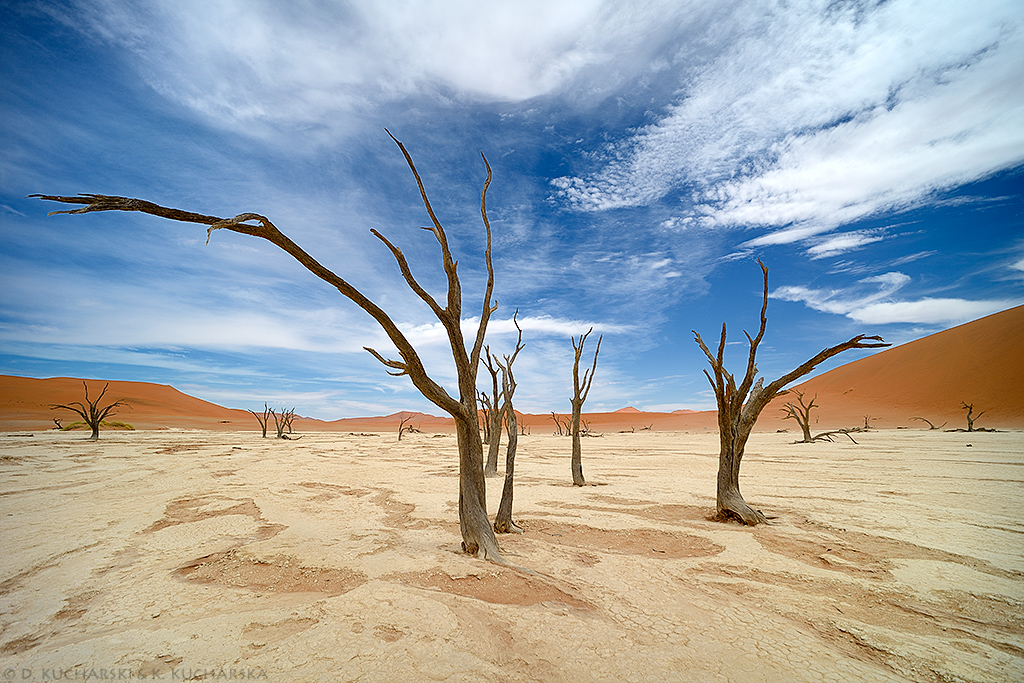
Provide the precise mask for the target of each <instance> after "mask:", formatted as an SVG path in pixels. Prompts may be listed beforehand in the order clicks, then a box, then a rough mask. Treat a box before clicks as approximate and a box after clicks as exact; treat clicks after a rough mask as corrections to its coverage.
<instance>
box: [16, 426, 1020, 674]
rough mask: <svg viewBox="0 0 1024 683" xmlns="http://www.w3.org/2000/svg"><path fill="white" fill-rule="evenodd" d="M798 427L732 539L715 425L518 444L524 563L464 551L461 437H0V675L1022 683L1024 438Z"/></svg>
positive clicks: (780, 439)
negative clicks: (758, 513)
mask: <svg viewBox="0 0 1024 683" xmlns="http://www.w3.org/2000/svg"><path fill="white" fill-rule="evenodd" d="M793 438H794V437H793V434H792V433H789V434H775V433H767V434H755V435H754V436H753V437H752V440H751V443H750V444H749V446H748V448H747V457H746V460H745V462H744V466H743V476H742V485H743V487H744V494H745V495H746V497H747V499H748V500H749V501H750V502H751V503H753V504H754V505H755V506H756V507H758V508H760V509H762V510H763V511H764V512H765V513H766V514H768V515H769V516H772V517H773V518H774V519H773V522H774V523H773V525H771V526H762V527H757V528H743V527H741V526H739V525H737V524H725V523H720V522H715V521H711V520H710V519H709V516H710V514H711V513H712V511H713V506H714V498H713V494H714V481H715V471H716V465H717V446H718V441H717V436H716V435H715V434H713V433H709V432H700V433H689V434H688V433H667V432H666V433H643V434H606V435H604V436H601V437H599V438H588V439H585V440H584V443H583V458H584V460H583V463H584V471H585V473H586V475H587V477H588V479H589V481H590V482H591V483H592V484H593V485H591V486H587V487H583V488H574V487H573V486H571V485H570V484H569V451H570V442H569V440H568V439H566V438H560V437H557V436H554V435H549V434H543V435H541V434H534V435H527V436H523V437H521V438H520V440H519V454H518V457H517V461H516V474H517V477H516V482H517V488H516V494H515V514H514V517H515V519H516V520H517V521H518V522H519V523H520V524H521V525H522V526H523V527H524V528H525V530H526V531H525V533H524V534H522V535H515V536H503V537H501V543H502V547H503V549H504V551H505V553H506V556H507V558H508V560H509V561H510V562H512V563H513V564H515V565H517V566H518V567H521V568H524V569H515V568H508V567H502V566H499V565H496V564H493V563H488V562H483V561H480V560H477V559H475V558H472V557H468V556H466V555H463V554H461V553H460V552H459V541H460V539H459V532H458V520H457V513H456V497H457V476H456V475H457V472H456V468H457V459H456V445H455V439H454V437H453V436H452V435H447V434H445V435H440V434H439V435H429V434H413V435H409V436H407V437H405V438H404V439H403V440H402V441H401V442H399V441H397V440H396V438H395V434H393V433H392V434H380V435H348V434H338V433H314V434H305V435H303V437H302V438H301V439H299V440H296V441H282V440H276V439H270V438H268V439H262V438H260V437H259V434H257V433H252V432H248V433H247V432H220V433H217V432H204V431H183V430H182V431H174V430H169V431H166V430H165V431H148V432H104V433H103V436H102V439H101V440H100V441H98V442H89V441H86V440H84V434H82V433H81V432H77V433H59V432H37V433H35V434H33V435H28V434H4V435H0V518H2V519H3V539H2V546H0V548H2V552H0V677H2V680H19V681H21V680H31V681H35V680H48V679H56V680H61V679H70V680H103V679H107V680H127V679H130V678H135V679H154V680H189V679H192V680H231V679H234V680H240V679H247V680H253V679H261V680H271V681H509V682H512V681H515V682H519V681H566V682H574V683H575V682H577V681H742V682H743V683H755V682H758V681H780V682H783V681H785V682H787V683H789V682H793V681H808V682H810V681H813V682H815V683H817V682H819V681H1020V680H1024V609H1022V607H1024V535H1022V532H1024V523H1022V521H1021V516H1020V509H1021V503H1022V502H1024V495H1022V494H1024V489H1022V480H1024V433H1022V432H1002V433H975V434H965V433H944V432H937V431H927V430H884V431H874V432H870V433H864V434H857V435H855V438H856V439H857V440H858V442H859V443H858V444H853V443H851V442H849V441H845V442H837V443H818V444H793V443H792V440H793ZM502 458H504V454H502ZM501 483H502V480H501V479H493V480H489V486H490V489H489V498H488V504H489V506H490V508H491V509H492V510H493V509H495V508H496V507H497V502H498V497H499V495H500V491H501Z"/></svg>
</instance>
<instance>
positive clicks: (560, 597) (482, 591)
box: [399, 569, 593, 610]
mask: <svg viewBox="0 0 1024 683" xmlns="http://www.w3.org/2000/svg"><path fill="white" fill-rule="evenodd" d="M399 578H400V579H401V580H402V581H404V582H405V583H407V584H409V585H412V586H418V587H420V588H427V589H429V590H436V591H441V592H444V593H451V594H452V595H461V596H462V597H465V598H475V599H477V600H483V601H484V602H490V603H494V604H498V605H537V604H541V603H560V604H563V605H568V606H569V607H576V608H579V609H585V610H590V609H593V605H591V604H590V603H589V602H586V601H584V600H581V599H579V598H577V597H575V596H573V595H571V594H569V593H567V592H565V591H563V590H562V589H560V588H558V587H556V586H555V585H554V584H552V583H550V582H549V581H548V580H546V579H544V578H543V577H539V576H528V575H526V574H522V573H520V572H518V571H516V570H514V569H505V570H501V571H500V572H499V573H497V574H480V575H471V576H465V577H458V578H453V577H451V576H448V575H447V574H444V573H441V572H431V573H427V572H424V573H418V574H404V575H402V576H400V577H399Z"/></svg>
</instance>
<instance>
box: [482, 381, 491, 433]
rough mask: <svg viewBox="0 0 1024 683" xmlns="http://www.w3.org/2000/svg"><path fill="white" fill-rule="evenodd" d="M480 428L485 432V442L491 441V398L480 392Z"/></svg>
mask: <svg viewBox="0 0 1024 683" xmlns="http://www.w3.org/2000/svg"><path fill="white" fill-rule="evenodd" d="M480 429H481V430H483V433H484V437H483V440H484V444H489V443H490V442H491V398H490V396H488V395H487V394H486V393H484V392H482V391H481V392H480Z"/></svg>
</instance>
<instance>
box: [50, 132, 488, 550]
mask: <svg viewBox="0 0 1024 683" xmlns="http://www.w3.org/2000/svg"><path fill="white" fill-rule="evenodd" d="M385 132H386V133H387V134H388V136H389V137H391V139H392V140H394V142H395V144H397V145H398V148H399V149H400V150H401V151H402V154H403V156H404V157H405V160H406V163H407V164H408V166H409V169H410V170H411V171H412V174H413V176H414V177H415V179H416V184H417V186H418V188H419V192H420V199H421V200H422V202H423V206H424V208H425V209H426V211H427V214H428V215H429V216H430V220H431V224H432V227H426V228H424V229H425V230H427V231H428V232H430V233H432V234H433V235H434V238H435V239H436V240H437V242H438V245H439V246H440V249H441V262H442V267H443V269H444V272H445V275H446V276H447V284H448V292H447V302H446V304H445V306H443V307H442V306H441V304H439V303H438V302H437V301H436V300H435V299H434V297H433V296H431V295H430V293H428V292H427V291H426V289H424V288H423V286H422V285H420V283H419V282H418V281H417V280H416V279H415V277H414V276H413V274H412V271H411V270H410V268H409V264H408V262H407V261H406V258H405V256H404V255H403V254H402V251H401V250H400V249H399V248H398V247H396V246H395V245H393V244H392V243H391V242H390V241H388V239H387V238H385V237H384V236H383V235H381V234H380V233H379V232H377V231H376V230H374V229H371V232H372V233H373V235H374V236H375V237H377V238H378V239H379V240H380V241H381V242H383V243H384V244H385V246H387V248H388V249H389V250H390V251H391V254H392V256H394V258H395V260H396V261H397V262H398V266H399V270H400V271H401V273H402V277H403V278H404V279H405V281H406V283H407V284H408V285H409V287H410V288H411V289H412V290H413V292H415V293H416V295H417V296H419V297H420V299H422V300H423V301H424V302H425V303H426V304H427V306H429V307H430V309H431V311H433V313H434V315H435V316H436V317H437V318H438V320H439V321H440V322H441V324H442V326H443V327H444V328H445V331H446V332H447V334H448V341H449V345H450V347H451V350H452V358H453V360H454V362H455V370H456V375H457V377H458V388H459V390H458V394H459V396H458V398H455V397H453V396H451V395H449V393H448V392H447V391H446V390H445V389H444V387H442V386H441V385H440V384H438V383H437V382H435V381H434V380H433V379H432V378H431V377H430V376H429V375H428V374H427V371H426V369H425V368H424V367H423V362H422V360H421V359H420V357H419V354H418V353H417V352H416V349H415V348H414V347H413V345H412V343H411V342H410V341H409V340H408V338H407V337H406V336H405V334H404V333H403V332H402V331H401V330H400V329H399V327H398V326H397V325H396V324H395V323H394V322H393V321H392V320H391V318H390V316H388V314H387V313H386V312H385V311H384V310H383V309H382V308H380V307H379V306H378V305H377V304H375V303H374V302H373V301H371V300H370V299H368V298H367V297H366V296H365V295H364V294H363V293H362V292H360V291H359V290H358V289H356V288H355V287H353V286H352V285H351V284H349V283H348V282H347V281H345V280H344V279H342V278H341V277H339V276H338V275H336V274H335V273H334V272H332V271H331V270H329V269H328V268H326V267H325V266H323V265H322V264H320V263H319V262H318V261H317V260H316V259H314V258H313V257H312V256H310V255H309V254H308V253H307V252H306V251H304V250H303V249H302V248H301V247H299V245H297V244H296V243H295V242H293V241H292V240H291V239H289V238H288V237H287V236H286V235H285V234H284V233H282V232H281V231H280V230H278V228H277V226H275V225H274V224H273V223H272V222H271V221H270V219H268V218H267V217H265V216H261V215H259V214H256V213H242V214H238V215H237V216H235V217H234V218H228V219H224V218H218V217H216V216H206V215H202V214H197V213H191V212H187V211H181V210H178V209H172V208H167V207H163V206H159V205H157V204H153V203H152V202H147V201H143V200H139V199H130V198H128V197H113V196H106V195H99V194H86V195H78V196H75V197H65V196H56V195H31V196H33V197H38V198H40V199H44V200H49V201H55V202H63V203H66V204H84V205H85V206H83V207H81V208H78V209H74V210H71V211H55V212H52V213H71V214H78V213H89V212H92V211H141V212H143V213H148V214H151V215H154V216H160V217H162V218H167V219H170V220H174V221H180V222H185V223H200V224H203V225H206V226H208V228H207V239H209V236H210V235H211V234H212V233H213V231H214V230H228V231H231V232H237V233H240V234H243V235H250V236H253V237H260V238H262V239H265V240H267V241H269V242H271V243H272V244H274V245H275V246H277V247H279V248H280V249H282V250H284V251H285V252H287V253H288V254H290V255H291V256H292V257H293V258H294V259H295V260H297V261H298V262H299V263H300V264H302V265H303V266H304V267H305V268H306V269H307V270H309V271H310V272H311V273H313V274H314V275H315V276H316V277H318V278H320V279H321V280H323V281H324V282H326V283H327V284H329V285H331V286H332V287H334V288H335V289H337V290H338V292H340V293H341V294H342V295H343V296H345V297H346V298H348V299H349V300H351V301H352V302H353V303H355V304H356V305H357V306H359V307H360V308H361V309H363V310H364V311H365V312H366V313H367V314H369V315H370V316H371V317H372V318H373V319H374V320H376V321H377V323H378V324H379V325H380V326H381V328H383V330H384V332H385V333H386V334H387V335H388V338H389V339H390V340H391V342H392V343H393V344H394V345H395V347H396V348H397V349H398V353H399V355H400V356H401V360H392V359H387V358H384V357H383V356H381V355H380V354H379V353H377V352H376V351H375V350H373V349H370V348H367V349H366V350H367V351H368V352H369V353H370V354H372V355H373V357H374V358H376V359H377V360H379V361H380V362H381V363H383V364H384V365H385V366H386V367H388V368H391V370H393V371H394V372H391V371H389V374H392V375H395V376H401V375H406V376H408V377H409V379H410V380H411V381H412V383H413V385H414V386H415V387H416V388H417V389H418V390H419V391H420V393H422V394H423V396H424V397H426V398H427V399H428V400H430V401H431V402H432V403H433V404H434V405H436V406H438V407H439V408H441V409H442V410H444V411H445V412H446V413H448V414H449V415H451V416H452V418H453V419H454V420H455V425H456V435H457V439H458V444H459V527H460V530H461V532H462V547H463V550H465V551H466V552H467V553H471V554H474V555H476V556H477V557H480V558H486V559H493V560H495V561H499V562H501V561H503V559H502V557H501V551H500V549H499V548H498V541H497V539H496V538H495V536H494V529H493V528H492V527H491V524H490V520H488V518H487V501H486V496H487V490H486V484H485V482H484V477H483V443H482V442H481V440H480V430H479V427H478V424H477V409H476V375H477V367H478V365H479V362H480V353H481V351H482V349H483V342H484V335H485V333H486V331H487V323H488V320H489V319H490V316H491V314H492V313H493V312H494V311H495V310H496V308H497V306H496V305H492V303H491V295H492V293H493V291H494V267H493V265H492V262H491V226H490V222H489V221H488V218H487V202H486V200H487V187H488V186H489V185H490V182H491V167H490V164H488V163H487V158H486V157H485V156H484V154H483V153H481V154H480V157H481V158H482V159H483V162H484V166H485V167H486V169H487V179H486V180H485V181H484V185H483V190H482V191H481V192H480V216H481V218H482V220H483V224H484V229H485V232H486V238H487V246H486V249H485V252H484V261H485V263H486V266H487V284H486V286H485V291H484V296H483V305H482V309H481V315H480V322H479V324H478V326H477V332H476V338H475V340H474V342H473V345H472V347H471V349H470V350H468V351H467V349H466V343H465V340H464V337H463V333H462V328H461V322H462V318H461V316H462V285H461V282H460V281H459V277H458V273H457V272H456V265H457V264H456V261H455V260H454V259H453V258H452V254H451V250H450V249H449V247H448V237H447V235H446V234H445V231H444V228H443V227H442V226H441V223H440V221H439V220H438V219H437V216H436V214H435V213H434V209H433V207H432V206H431V204H430V201H429V199H428V198H427V193H426V190H425V189H424V187H423V181H422V179H421V178H420V175H419V171H417V169H416V165H415V164H414V163H413V160H412V156H411V155H410V154H409V152H408V151H407V150H406V148H405V145H403V144H402V143H401V142H400V141H399V140H398V139H397V138H396V137H395V136H393V135H391V131H388V130H387V129H385Z"/></svg>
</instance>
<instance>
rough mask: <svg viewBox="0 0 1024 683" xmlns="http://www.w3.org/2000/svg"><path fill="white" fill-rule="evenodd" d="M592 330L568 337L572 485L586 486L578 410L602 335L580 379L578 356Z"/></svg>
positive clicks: (599, 349) (580, 406)
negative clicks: (589, 363)
mask: <svg viewBox="0 0 1024 683" xmlns="http://www.w3.org/2000/svg"><path fill="white" fill-rule="evenodd" d="M593 331H594V328H593V327H591V328H590V329H589V330H587V332H586V334H583V335H581V336H580V340H579V343H577V342H576V337H569V339H570V341H572V349H573V352H574V358H573V364H572V398H571V399H570V403H572V427H571V433H572V483H573V486H586V485H587V481H586V480H585V479H584V478H583V461H582V459H581V457H580V452H581V449H580V411H581V410H583V403H584V402H585V401H586V400H587V395H588V394H590V385H592V384H593V383H594V372H595V371H596V370H597V354H598V353H600V352H601V340H602V339H604V335H601V336H599V337H598V338H597V347H596V348H595V349H594V364H593V365H592V366H591V368H590V370H584V371H583V378H582V381H581V379H580V356H581V355H583V345H584V344H585V343H586V342H587V337H589V336H590V333H591V332H593Z"/></svg>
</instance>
